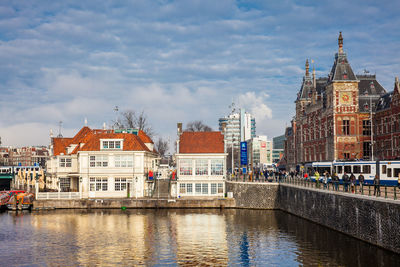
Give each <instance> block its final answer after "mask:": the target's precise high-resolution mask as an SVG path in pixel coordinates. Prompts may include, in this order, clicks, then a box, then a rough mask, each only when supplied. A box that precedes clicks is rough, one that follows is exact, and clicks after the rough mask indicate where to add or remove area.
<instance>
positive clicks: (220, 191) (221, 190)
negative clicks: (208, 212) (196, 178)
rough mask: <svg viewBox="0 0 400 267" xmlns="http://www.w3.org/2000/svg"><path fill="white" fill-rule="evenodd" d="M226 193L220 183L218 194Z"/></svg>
mask: <svg viewBox="0 0 400 267" xmlns="http://www.w3.org/2000/svg"><path fill="white" fill-rule="evenodd" d="M223 193H224V184H222V183H219V184H218V194H223Z"/></svg>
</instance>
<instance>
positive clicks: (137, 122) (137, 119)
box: [114, 110, 154, 138]
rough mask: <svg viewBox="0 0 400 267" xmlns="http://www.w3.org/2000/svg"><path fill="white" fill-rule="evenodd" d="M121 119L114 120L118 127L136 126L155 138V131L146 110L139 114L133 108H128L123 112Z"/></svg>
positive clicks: (135, 127)
mask: <svg viewBox="0 0 400 267" xmlns="http://www.w3.org/2000/svg"><path fill="white" fill-rule="evenodd" d="M121 117H122V119H121V120H117V121H116V122H114V125H116V127H118V128H134V129H138V130H142V131H143V132H145V133H146V134H147V135H148V136H149V137H150V138H153V136H154V131H153V128H152V127H151V125H150V123H149V121H148V119H147V116H146V114H145V113H144V110H143V111H142V112H141V113H140V114H139V115H137V114H136V112H135V111H133V110H126V111H124V112H122V113H121Z"/></svg>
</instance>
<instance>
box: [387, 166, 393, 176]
mask: <svg viewBox="0 0 400 267" xmlns="http://www.w3.org/2000/svg"><path fill="white" fill-rule="evenodd" d="M387 177H388V178H389V177H392V168H387Z"/></svg>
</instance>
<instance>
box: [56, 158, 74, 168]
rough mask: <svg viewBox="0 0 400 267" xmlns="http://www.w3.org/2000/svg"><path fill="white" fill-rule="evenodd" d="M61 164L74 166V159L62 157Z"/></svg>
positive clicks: (66, 166) (62, 165) (63, 166)
mask: <svg viewBox="0 0 400 267" xmlns="http://www.w3.org/2000/svg"><path fill="white" fill-rule="evenodd" d="M59 166H60V167H61V168H70V167H71V166H72V159H71V158H60V164H59Z"/></svg>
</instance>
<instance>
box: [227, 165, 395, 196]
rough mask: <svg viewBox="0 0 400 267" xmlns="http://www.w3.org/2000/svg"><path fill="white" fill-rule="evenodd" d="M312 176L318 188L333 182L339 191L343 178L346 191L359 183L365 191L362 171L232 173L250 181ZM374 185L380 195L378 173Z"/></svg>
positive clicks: (326, 187)
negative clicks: (339, 172) (357, 172)
mask: <svg viewBox="0 0 400 267" xmlns="http://www.w3.org/2000/svg"><path fill="white" fill-rule="evenodd" d="M311 176H314V177H315V183H316V187H317V188H321V186H322V187H323V188H324V189H328V184H329V183H331V184H332V185H333V189H334V190H335V191H339V185H340V180H342V184H343V190H344V191H345V192H351V193H355V192H356V186H357V185H359V188H358V190H359V191H360V192H363V190H364V186H365V177H364V175H363V174H362V173H360V174H358V177H356V175H355V174H354V173H346V172H344V173H343V175H342V177H339V175H338V174H337V173H336V172H333V173H332V174H331V173H329V172H328V171H325V172H324V173H322V174H320V173H319V172H318V171H312V172H311V173H308V172H298V171H290V172H289V173H288V172H286V171H285V170H278V169H276V170H266V169H265V170H263V169H260V168H254V169H253V170H252V171H249V172H248V173H243V171H242V170H241V169H239V170H235V171H234V172H233V173H232V179H233V180H234V179H236V180H239V179H243V180H248V181H254V182H260V181H265V182H266V181H269V182H272V181H275V182H281V181H282V179H285V178H288V177H290V178H299V179H300V178H302V179H304V180H309V181H311ZM373 185H374V196H380V195H381V189H380V185H381V182H380V178H379V176H378V175H375V177H374V180H373ZM398 187H399V189H400V173H399V175H398Z"/></svg>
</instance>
